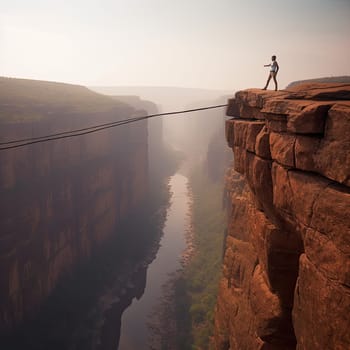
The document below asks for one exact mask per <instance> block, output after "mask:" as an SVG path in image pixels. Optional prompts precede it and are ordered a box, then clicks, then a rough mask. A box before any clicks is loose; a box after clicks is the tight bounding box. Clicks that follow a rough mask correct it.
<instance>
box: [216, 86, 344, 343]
mask: <svg viewBox="0 0 350 350" xmlns="http://www.w3.org/2000/svg"><path fill="white" fill-rule="evenodd" d="M227 115H228V116H231V117H233V119H230V120H227V121H226V139H227V142H228V144H229V147H231V148H232V150H233V153H234V169H230V170H229V171H228V173H227V177H226V188H227V199H228V203H229V208H228V210H229V218H228V235H227V241H226V247H225V256H224V262H223V277H222V280H221V282H220V289H219V296H218V301H217V307H216V316H215V344H216V349H220V350H228V349H231V350H234V349H237V350H243V349H247V350H248V349H249V350H250V349H274V350H275V349H284V350H285V349H300V350H301V349H304V350H311V349H328V350H331V349H349V348H350V333H349V329H350V317H349V311H350V259H349V258H350V84H303V85H298V86H295V87H292V88H290V89H289V90H288V91H279V92H272V91H263V90H258V89H249V90H244V91H239V92H237V93H236V95H235V98H233V99H231V100H230V101H229V107H228V110H227Z"/></svg>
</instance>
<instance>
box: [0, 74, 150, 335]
mask: <svg viewBox="0 0 350 350" xmlns="http://www.w3.org/2000/svg"><path fill="white" fill-rule="evenodd" d="M0 90H1V97H0V108H1V111H2V112H3V113H2V115H1V116H0V142H6V141H9V140H13V139H21V138H26V137H28V136H29V137H33V136H40V135H47V134H51V133H57V132H62V131H66V130H71V129H76V128H84V127H87V126H91V125H96V124H99V123H107V122H110V121H115V120H118V119H119V118H122V119H124V118H128V117H132V116H135V115H137V112H136V110H134V109H133V108H132V107H130V106H128V105H126V104H123V103H120V102H116V101H114V100H113V99H111V98H108V97H104V96H102V95H98V94H96V93H92V92H91V91H89V90H88V89H86V88H83V87H77V86H70V85H65V84H53V83H46V82H33V81H32V82H31V81H24V80H23V81H22V80H19V81H17V80H15V79H9V80H6V79H1V81H0ZM142 114H144V112H142ZM147 187H148V158H147V123H146V122H140V123H135V124H132V126H130V125H125V126H123V127H121V128H114V129H108V130H104V131H101V132H98V133H94V134H89V135H85V136H80V137H74V138H71V139H64V140H57V141H50V142H46V143H40V144H34V145H31V146H26V147H22V148H16V149H12V150H3V151H0V333H2V332H8V331H9V330H11V329H13V328H14V327H15V326H16V325H18V324H19V323H21V322H22V321H24V320H28V319H30V318H31V317H32V316H33V315H34V314H35V313H36V311H37V310H38V308H39V307H40V305H41V304H42V303H43V301H45V299H46V298H47V297H48V296H49V295H50V293H51V292H52V291H53V289H54V288H55V286H56V285H57V283H58V282H59V281H61V280H62V279H63V278H64V277H65V276H67V274H70V273H71V272H72V271H74V268H75V267H76V266H77V265H79V264H81V263H83V262H84V260H85V259H88V258H89V257H90V256H91V255H92V254H94V253H96V251H97V250H98V248H99V247H100V246H102V245H103V244H106V243H107V242H108V239H109V238H110V237H111V236H112V235H116V234H121V232H120V230H119V226H120V223H121V222H122V221H123V220H125V219H126V218H128V217H130V215H134V214H135V212H136V210H137V209H138V208H139V207H140V206H141V205H142V204H143V201H144V200H145V196H146V193H147Z"/></svg>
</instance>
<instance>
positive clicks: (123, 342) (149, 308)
mask: <svg viewBox="0 0 350 350" xmlns="http://www.w3.org/2000/svg"><path fill="white" fill-rule="evenodd" d="M187 182H188V180H187V178H186V177H185V176H183V175H181V174H178V173H177V174H175V175H174V176H172V177H171V178H170V183H169V185H170V191H171V193H172V197H171V205H170V207H169V209H168V212H167V218H166V223H165V226H164V231H163V237H162V239H161V241H160V247H159V250H158V252H157V255H156V258H155V259H154V260H153V262H152V263H151V264H150V265H149V266H148V270H147V278H146V287H145V291H144V293H143V295H142V296H141V298H139V299H136V298H134V299H133V301H132V304H131V305H130V306H129V307H128V308H127V309H126V310H125V311H124V313H123V315H122V321H121V333H120V341H119V347H118V349H119V350H143V349H149V345H148V341H149V337H150V336H151V334H150V329H149V327H148V323H149V319H150V317H151V315H152V313H153V312H154V310H155V308H156V307H157V305H159V303H160V301H161V298H162V292H163V288H162V287H163V286H164V284H165V283H166V282H167V281H168V280H169V277H170V275H171V274H172V273H174V272H176V271H177V270H178V269H179V268H180V267H181V260H182V259H181V256H182V253H183V252H184V250H185V248H186V240H185V232H186V229H187V227H186V226H187V225H188V224H189V223H188V216H187V213H188V210H189V198H188V188H187Z"/></svg>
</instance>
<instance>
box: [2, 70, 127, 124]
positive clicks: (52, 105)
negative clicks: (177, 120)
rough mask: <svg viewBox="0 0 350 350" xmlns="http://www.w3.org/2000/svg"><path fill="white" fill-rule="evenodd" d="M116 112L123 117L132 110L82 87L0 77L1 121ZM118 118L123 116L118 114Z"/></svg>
mask: <svg viewBox="0 0 350 350" xmlns="http://www.w3.org/2000/svg"><path fill="white" fill-rule="evenodd" d="M116 109H118V112H122V113H124V114H126V116H127V115H130V112H131V111H132V110H133V109H132V108H131V107H130V106H128V105H127V104H126V103H124V102H121V101H118V100H116V99H115V98H112V97H110V96H104V95H101V94H98V93H96V92H93V91H91V90H89V89H88V88H86V87H84V86H79V85H71V84H64V83H56V82H48V81H39V80H29V79H14V78H4V77H0V121H3V122H9V121H11V122H12V121H31V120H38V119H41V118H47V117H50V116H52V115H61V114H65V113H69V114H82V113H103V112H109V111H113V110H116ZM118 116H119V117H120V118H121V117H123V116H122V115H120V113H118ZM118 116H117V117H118ZM124 117H125V115H124Z"/></svg>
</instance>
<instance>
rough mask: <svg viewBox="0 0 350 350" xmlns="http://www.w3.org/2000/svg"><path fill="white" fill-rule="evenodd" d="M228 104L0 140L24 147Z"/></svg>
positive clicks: (10, 145) (3, 144)
mask: <svg viewBox="0 0 350 350" xmlns="http://www.w3.org/2000/svg"><path fill="white" fill-rule="evenodd" d="M227 106H228V105H227V104H222V105H216V106H208V107H200V108H193V109H186V110H182V111H173V112H165V113H157V114H150V115H145V116H141V117H135V118H129V119H123V120H119V121H116V122H110V123H104V124H97V125H94V126H90V127H86V128H81V129H74V130H71V131H64V132H59V133H55V134H49V135H45V136H38V137H31V138H24V139H19V140H11V141H6V142H0V146H5V147H0V151H3V150H8V149H13V148H18V147H24V146H28V145H32V144H35V143H42V142H47V141H53V140H60V139H66V138H71V137H76V136H81V135H87V134H92V133H94V132H98V131H101V130H105V129H110V128H114V127H117V126H121V125H125V124H130V123H135V122H138V121H141V120H145V119H150V118H155V117H163V116H169V115H175V114H185V113H191V112H198V111H204V110H208V109H215V108H222V107H227Z"/></svg>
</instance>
